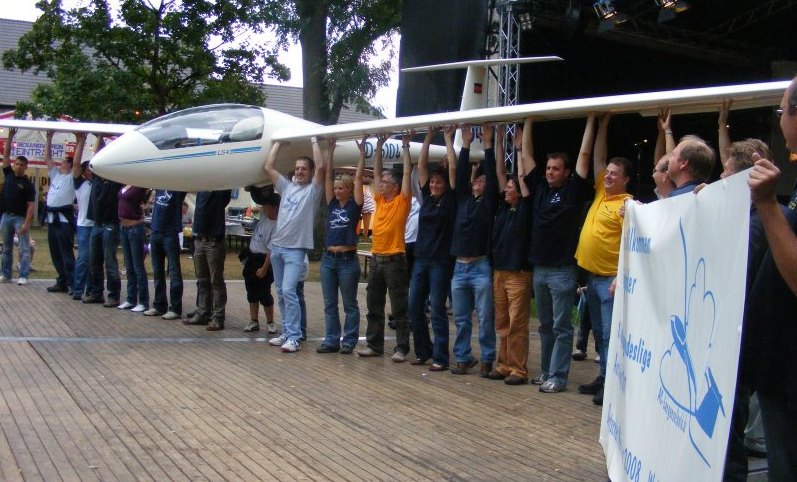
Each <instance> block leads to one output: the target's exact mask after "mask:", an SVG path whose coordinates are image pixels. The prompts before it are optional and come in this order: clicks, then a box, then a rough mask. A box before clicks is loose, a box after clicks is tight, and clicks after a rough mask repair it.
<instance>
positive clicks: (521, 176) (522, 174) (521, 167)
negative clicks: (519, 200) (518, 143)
mask: <svg viewBox="0 0 797 482" xmlns="http://www.w3.org/2000/svg"><path fill="white" fill-rule="evenodd" d="M528 121H529V120H528V119H526V122H528ZM519 128H520V126H518V129H519ZM526 128H527V129H528V130H531V125H527V126H526ZM523 137H524V138H525V136H523ZM525 150H526V149H523V150H522V151H521V152H523V151H525ZM528 173H529V172H528V171H527V170H526V162H525V160H524V161H521V162H518V163H517V180H518V184H519V185H520V195H521V196H522V197H529V195H530V194H531V190H529V187H528V185H526V175H527V174H528Z"/></svg>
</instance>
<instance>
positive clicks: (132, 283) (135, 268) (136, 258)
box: [120, 223, 149, 308]
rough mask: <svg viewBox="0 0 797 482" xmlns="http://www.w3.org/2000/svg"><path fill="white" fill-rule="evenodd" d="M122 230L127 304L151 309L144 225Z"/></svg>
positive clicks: (140, 224)
mask: <svg viewBox="0 0 797 482" xmlns="http://www.w3.org/2000/svg"><path fill="white" fill-rule="evenodd" d="M120 230H121V239H122V253H123V254H124V257H125V269H126V270H127V302H128V303H132V304H134V305H137V304H142V305H144V307H145V308H149V286H148V285H147V270H146V268H145V267H144V223H139V224H136V225H133V226H122V227H121V228H120Z"/></svg>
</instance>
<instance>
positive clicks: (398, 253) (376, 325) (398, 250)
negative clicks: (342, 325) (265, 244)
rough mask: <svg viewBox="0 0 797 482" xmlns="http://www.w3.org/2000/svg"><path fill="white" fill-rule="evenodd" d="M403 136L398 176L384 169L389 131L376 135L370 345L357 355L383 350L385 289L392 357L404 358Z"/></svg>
mask: <svg viewBox="0 0 797 482" xmlns="http://www.w3.org/2000/svg"><path fill="white" fill-rule="evenodd" d="M411 138H412V136H411V134H405V135H404V136H403V137H402V159H403V161H404V173H403V176H402V177H399V174H398V173H397V172H396V171H392V170H391V171H385V172H383V171H382V147H383V146H384V144H385V141H386V140H387V136H385V135H380V136H379V137H378V140H377V143H376V158H375V159H374V179H377V180H379V184H378V187H377V194H376V196H374V202H375V203H376V213H375V215H374V220H373V224H372V231H373V236H372V244H371V254H372V261H373V262H372V263H371V268H370V272H369V273H368V288H367V295H366V305H367V306H368V315H367V316H366V318H367V319H368V327H367V328H366V330H365V339H366V342H367V343H368V346H367V347H365V348H362V349H360V350H357V356H360V357H372V356H382V354H383V353H384V350H385V301H386V300H385V295H386V294H389V295H390V307H391V310H392V312H393V320H394V321H395V323H396V348H395V350H394V352H393V356H392V360H393V361H394V362H396V363H401V362H404V361H406V359H407V353H408V352H409V351H410V329H409V323H408V322H407V293H408V288H407V286H408V279H409V275H408V274H407V262H406V260H405V258H404V227H405V225H406V223H407V216H408V215H409V212H410V205H411V201H412V189H411V186H410V174H411V173H412V164H411V163H410V146H409V144H410V139H411Z"/></svg>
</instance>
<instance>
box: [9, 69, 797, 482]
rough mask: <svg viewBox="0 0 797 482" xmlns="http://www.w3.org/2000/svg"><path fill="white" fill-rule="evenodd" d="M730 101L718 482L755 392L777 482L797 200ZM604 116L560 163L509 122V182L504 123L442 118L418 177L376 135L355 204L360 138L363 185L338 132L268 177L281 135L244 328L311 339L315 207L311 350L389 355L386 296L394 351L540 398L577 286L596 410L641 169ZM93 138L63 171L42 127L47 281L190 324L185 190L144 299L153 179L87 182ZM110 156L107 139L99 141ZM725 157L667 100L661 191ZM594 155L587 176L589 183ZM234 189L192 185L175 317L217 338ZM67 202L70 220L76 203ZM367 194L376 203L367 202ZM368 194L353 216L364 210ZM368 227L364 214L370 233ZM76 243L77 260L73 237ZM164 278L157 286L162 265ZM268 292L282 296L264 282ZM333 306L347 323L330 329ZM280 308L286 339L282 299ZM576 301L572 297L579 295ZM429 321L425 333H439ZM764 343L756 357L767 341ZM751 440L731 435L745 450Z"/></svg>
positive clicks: (19, 203)
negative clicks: (728, 340) (322, 211)
mask: <svg viewBox="0 0 797 482" xmlns="http://www.w3.org/2000/svg"><path fill="white" fill-rule="evenodd" d="M729 109H730V104H729V103H725V104H723V105H722V106H721V107H720V116H719V123H718V125H719V143H718V144H719V158H720V161H721V162H722V166H723V172H722V177H724V176H727V175H730V174H734V173H736V172H739V171H741V170H744V169H747V168H749V167H753V166H755V167H754V168H753V170H752V174H751V176H750V181H749V183H750V188H751V192H752V199H753V202H754V205H753V209H752V210H751V216H752V221H751V233H750V263H749V270H748V271H749V272H748V285H747V288H748V308H749V311H748V312H747V313H748V315H747V316H746V317H745V320H744V325H745V330H744V331H745V337H744V343H743V350H742V356H741V358H740V370H739V374H740V375H739V383H738V387H737V393H736V399H737V402H736V404H735V409H734V415H733V420H734V421H733V429H732V431H731V443H730V444H729V452H728V454H729V455H728V458H727V461H728V462H727V464H726V478H727V479H729V480H733V479H734V478H735V477H737V476H738V477H739V478H741V477H742V475H740V474H743V475H744V476H746V465H744V464H746V462H745V459H744V447H743V442H741V441H740V437H741V440H743V434H744V426H745V423H746V419H747V415H748V414H747V410H748V408H747V407H748V401H749V399H750V396H751V394H752V393H753V392H756V393H757V394H758V399H759V401H760V406H761V411H762V414H763V424H764V428H765V431H766V435H767V439H768V440H767V441H768V442H769V443H768V445H769V446H768V447H767V448H768V455H769V458H770V473H771V474H774V475H775V476H776V480H794V479H795V478H797V472H795V460H797V450H795V446H794V437H793V434H790V433H788V430H789V429H793V428H794V427H795V426H797V417H796V416H795V414H797V405H795V403H797V388H795V387H797V365H795V359H794V357H788V356H787V355H786V354H788V353H789V352H790V350H789V347H788V346H785V345H784V343H787V342H788V341H787V340H791V339H793V336H789V335H795V334H797V333H795V329H797V328H795V327H796V326H797V325H795V324H794V323H793V315H794V313H795V312H797V298H795V293H797V279H796V278H795V273H797V238H795V232H797V218H796V217H795V206H797V194H795V196H793V197H792V202H791V204H790V205H789V206H788V207H784V206H780V205H778V204H777V201H776V199H775V183H776V181H777V179H778V176H779V171H778V169H777V168H776V167H775V166H774V164H772V162H771V161H769V159H772V155H771V152H770V150H769V148H768V146H767V145H766V144H765V143H764V142H762V141H760V140H758V139H745V140H743V141H739V142H733V143H731V142H730V138H729V135H728V129H727V122H728V112H729ZM781 109H782V110H781V113H782V114H781V115H782V116H781V127H782V129H783V132H784V135H785V137H786V143H787V147H789V148H790V149H792V150H795V149H797V88H796V87H795V84H794V83H792V85H791V87H790V88H789V89H788V90H787V92H786V93H785V94H784V98H783V102H782V104H781ZM610 118H611V116H610V115H609V114H603V115H590V116H589V117H588V118H587V120H586V125H585V129H584V133H583V137H582V139H581V145H580V149H579V152H578V156H577V158H576V160H575V162H574V163H571V161H570V159H569V156H568V155H567V154H566V153H565V152H564V151H562V152H554V153H551V154H548V155H547V156H546V160H545V163H544V164H540V163H538V162H537V159H536V158H535V156H534V145H533V128H534V125H533V124H534V123H533V119H532V118H528V119H526V121H525V124H524V125H523V126H520V125H518V126H516V129H515V130H516V134H515V135H514V138H513V139H512V146H513V148H514V149H515V150H516V151H517V152H518V156H517V158H518V161H517V163H516V164H517V166H516V167H517V169H516V172H515V173H512V174H507V173H506V165H505V163H504V162H503V159H504V154H505V153H504V152H503V149H504V132H505V130H504V129H503V128H501V129H496V128H494V127H493V126H491V125H484V126H482V128H481V141H482V144H483V147H484V156H483V160H481V161H480V162H476V163H472V162H471V159H470V157H471V156H470V154H471V153H470V147H471V144H472V142H473V138H474V134H473V130H472V129H471V128H470V127H469V126H468V127H466V128H463V129H462V130H461V136H462V147H461V149H460V151H459V153H457V152H456V151H455V149H454V145H453V136H454V133H455V129H454V128H453V127H446V128H443V129H442V133H443V138H444V140H445V144H446V152H447V154H446V156H445V157H444V158H443V159H440V160H439V162H437V163H436V166H435V165H434V164H435V163H431V162H430V159H429V147H430V144H431V141H432V139H433V137H434V135H435V134H436V133H437V132H438V131H439V130H440V129H438V128H430V129H429V131H428V134H427V135H426V137H425V139H424V142H423V145H422V148H421V152H420V156H419V159H417V166H416V167H415V168H413V163H412V159H411V156H410V140H411V139H412V136H413V134H414V133H412V132H410V133H406V134H405V135H403V136H402V168H401V169H392V170H388V169H384V167H383V159H382V148H383V146H384V144H385V142H386V141H387V136H386V135H379V136H378V138H377V141H376V148H375V150H374V151H375V158H374V162H373V173H374V179H375V180H376V188H375V192H374V195H373V197H372V199H371V196H366V195H365V194H364V188H363V175H364V169H365V158H366V141H367V139H366V138H363V139H362V140H361V141H360V142H358V146H359V149H360V156H359V161H358V164H357V168H356V172H355V174H354V176H353V177H352V176H350V175H346V174H343V175H339V176H335V174H334V169H333V159H334V152H335V144H336V141H335V139H328V140H327V142H326V144H327V145H326V148H325V149H323V148H322V146H321V145H320V142H319V140H318V139H316V138H313V139H312V154H313V155H312V158H310V157H300V158H298V159H296V161H295V167H294V170H293V172H292V173H291V174H290V175H289V176H285V175H283V174H282V173H280V172H279V171H278V170H277V169H276V159H277V157H278V155H279V152H280V149H281V147H282V146H281V144H280V143H279V142H275V143H274V144H273V145H272V147H271V150H270V152H269V153H268V155H267V158H266V160H265V163H264V170H265V173H266V174H267V176H268V177H269V178H270V180H271V181H272V183H273V186H274V188H273V189H272V190H265V191H262V190H255V191H253V199H254V201H255V202H256V203H257V204H258V205H259V212H260V214H261V216H260V219H259V221H258V222H257V223H256V225H255V226H254V229H253V235H252V239H251V242H250V244H249V246H248V248H247V249H245V250H244V251H243V252H242V253H241V255H240V257H241V260H242V262H243V277H244V281H245V286H246V292H247V302H248V303H249V307H250V318H251V320H250V323H249V324H248V325H247V326H246V328H245V329H244V331H246V332H256V331H258V330H259V329H260V325H259V315H258V314H259V311H260V307H261V306H262V307H263V308H264V311H265V315H266V323H267V327H268V331H269V333H272V334H274V335H275V336H274V337H273V338H271V339H269V344H270V345H273V346H278V347H280V348H281V350H282V351H283V352H287V353H292V352H296V351H298V350H299V349H300V348H301V343H302V341H303V340H305V339H306V323H307V321H306V320H307V319H306V309H305V304H304V294H303V291H304V279H305V277H306V274H307V269H308V257H307V254H308V252H309V251H310V250H311V249H312V248H313V245H314V243H313V241H314V239H313V237H314V234H315V233H314V220H315V217H316V216H317V213H318V211H319V208H320V205H321V199H322V198H323V199H324V200H325V203H326V206H327V210H326V230H325V240H324V252H323V257H322V260H321V268H320V276H321V285H322V292H323V298H324V316H325V323H324V329H325V334H324V339H323V341H322V342H321V344H320V345H319V346H318V347H317V349H316V351H317V352H318V353H341V354H351V353H356V355H357V356H358V357H362V358H368V357H380V356H383V355H384V353H385V321H386V309H385V308H386V301H387V296H389V297H390V309H391V313H390V319H391V325H390V326H391V327H393V328H394V329H395V333H396V344H395V346H394V347H393V353H392V354H391V360H392V361H393V362H396V363H402V362H405V361H407V360H408V357H409V355H410V347H411V345H412V347H413V348H414V358H413V359H412V360H410V363H411V364H412V365H426V364H430V365H429V370H430V371H438V372H439V371H445V370H450V372H451V374H453V375H467V374H468V373H469V372H470V370H472V369H474V368H475V367H476V366H477V365H480V366H479V375H480V376H481V377H483V378H486V379H490V380H503V382H504V383H505V384H507V385H525V384H528V383H529V382H530V383H532V384H534V385H538V386H539V391H540V392H543V393H557V392H561V391H563V390H566V389H567V387H568V375H569V372H570V362H571V359H583V358H584V356H585V349H586V340H585V338H586V337H585V336H584V335H583V334H582V336H580V338H582V341H581V342H580V345H579V346H578V347H577V349H576V351H575V352H574V351H573V337H574V329H573V322H572V313H573V310H574V307H575V305H576V300H577V299H579V293H580V294H581V297H582V299H583V300H584V302H585V303H586V309H585V310H582V311H584V312H585V314H588V316H585V317H584V318H588V319H589V320H590V323H591V327H592V331H593V333H594V335H595V339H596V346H597V351H598V353H599V360H600V368H599V373H598V376H597V377H596V378H595V380H594V381H592V382H590V383H587V384H583V385H580V386H579V387H578V391H579V392H580V393H583V394H589V395H592V396H593V398H592V400H593V402H594V403H595V404H597V405H601V404H602V402H603V385H604V380H605V376H606V361H607V357H606V352H607V348H608V346H609V338H610V334H611V326H612V307H613V302H614V291H615V288H616V284H617V279H616V277H617V266H618V257H619V252H620V240H621V235H622V227H623V217H624V206H625V203H627V202H629V201H630V200H632V199H633V198H632V196H631V195H630V194H629V193H628V191H627V188H628V185H629V182H630V180H631V179H632V170H633V168H634V166H633V165H632V163H631V162H630V161H629V160H627V159H625V158H623V157H610V156H609V153H608V146H607V138H608V131H609V123H610ZM14 134H15V131H14V129H11V130H10V134H9V140H8V142H7V143H6V152H5V155H4V158H3V172H4V175H5V185H4V189H3V197H2V203H3V209H2V210H3V217H2V222H1V223H0V225H1V226H2V231H3V246H4V249H3V267H2V275H0V282H10V280H11V275H12V266H13V258H12V252H13V236H14V235H15V234H16V236H17V237H18V246H19V251H20V262H19V278H18V281H17V283H18V284H19V285H25V284H27V278H28V274H29V269H30V261H29V257H30V241H29V230H30V226H31V220H32V216H33V202H34V189H33V185H32V184H31V182H30V180H29V179H28V178H27V177H26V176H25V174H24V173H25V169H26V167H27V161H26V159H25V158H23V157H22V156H20V157H18V158H17V159H16V160H15V161H14V166H13V167H11V165H10V162H11V161H10V157H11V156H10V146H11V144H12V141H13V136H14ZM85 140H86V138H85V135H82V134H78V135H77V149H76V151H75V156H74V158H67V159H66V160H65V162H63V163H62V164H61V166H60V167H56V166H55V164H54V163H53V161H52V158H51V156H50V144H51V142H52V133H48V134H47V147H46V149H45V152H46V162H47V167H48V171H49V176H50V189H49V191H48V194H47V198H46V222H47V224H48V241H49V247H50V253H51V257H52V261H53V264H54V266H55V269H56V272H57V274H58V277H57V279H56V281H55V284H54V285H53V286H50V287H48V288H47V290H48V291H50V292H66V293H69V294H70V295H71V296H72V297H73V298H74V299H75V300H81V301H82V302H83V303H87V304H91V303H98V304H102V305H103V306H105V307H117V308H119V309H129V310H131V311H133V312H141V313H143V314H144V315H146V316H161V317H162V318H163V319H166V320H174V319H180V318H182V315H183V306H182V296H183V281H182V275H181V272H180V262H179V253H180V249H181V242H180V239H179V234H180V233H182V230H183V217H184V212H183V204H184V198H185V193H183V192H174V191H168V190H156V191H154V193H153V195H152V196H153V203H154V204H153V210H152V220H151V226H150V227H151V234H150V238H149V246H150V248H149V249H150V253H149V254H150V258H151V263H152V271H153V278H154V290H155V293H154V297H153V301H152V304H151V305H150V296H149V289H148V281H147V275H146V271H145V269H144V245H145V243H144V236H145V231H144V214H143V211H142V204H144V201H145V200H146V199H147V190H146V189H143V188H140V187H136V186H130V185H123V184H120V183H118V182H114V181H111V180H108V179H102V178H100V177H99V176H97V175H95V174H92V172H91V170H90V168H89V166H88V163H85V162H81V155H82V152H83V147H84V144H85ZM101 148H102V139H101V138H100V140H99V142H98V145H97V146H96V148H95V150H99V149H101ZM715 158H716V154H715V151H714V149H712V148H711V147H710V146H709V144H708V143H707V142H706V141H704V140H703V139H701V138H700V137H697V136H694V135H687V136H683V137H682V138H681V139H680V140H679V141H677V142H676V140H675V137H674V135H673V131H672V119H671V116H670V113H669V112H668V111H664V112H662V113H661V115H660V116H659V119H658V137H657V143H656V150H655V156H654V169H653V180H654V182H655V184H656V190H655V192H656V195H657V196H658V197H659V198H661V199H663V198H669V197H673V196H678V195H686V194H691V193H697V192H699V190H700V189H701V188H702V187H703V186H704V185H705V184H706V183H707V182H709V180H710V177H711V174H712V171H713V169H714V164H715ZM590 161H592V166H591V167H592V174H593V176H594V177H593V179H594V181H592V182H590V181H588V175H589V171H590ZM230 196H231V193H230V191H229V190H227V191H214V192H200V193H198V194H197V197H196V208H195V211H194V216H193V233H192V236H193V259H194V265H195V269H196V277H197V303H196V310H195V311H194V312H193V313H192V314H190V315H187V316H186V317H185V318H184V319H183V323H184V324H186V325H203V326H206V329H207V330H209V331H217V330H223V329H224V322H225V306H226V301H227V292H226V285H225V282H224V261H225V257H226V245H225V210H226V207H227V205H228V203H229V202H230ZM75 200H76V203H77V216H75V213H74V207H73V206H74V202H75ZM371 203H373V206H371V205H370V204H371ZM366 204H367V205H368V206H367V207H364V205H366ZM364 210H367V211H368V212H367V213H366V214H367V215H369V216H372V217H373V220H372V222H371V223H369V224H370V227H371V230H372V244H371V253H370V256H371V262H370V264H369V272H368V276H367V295H366V310H367V311H366V319H367V327H366V330H365V344H364V345H362V346H360V347H359V348H358V347H357V345H358V340H359V333H360V326H359V325H360V319H361V315H360V307H359V304H358V300H357V291H358V283H359V279H360V274H361V273H360V262H359V258H358V249H357V248H358V241H359V235H358V231H357V228H358V224H359V222H360V219H361V218H362V215H363V212H364ZM368 233H369V231H368V225H366V227H365V235H366V236H367V235H368ZM75 234H76V235H77V247H78V249H77V257H75V255H74V250H73V243H74V236H75ZM120 241H121V244H122V249H123V253H124V263H125V267H126V275H127V291H126V294H125V297H124V298H123V294H122V292H121V282H120V275H119V268H118V266H117V258H116V253H117V250H118V246H119V244H120ZM167 271H168V278H169V289H168V295H167V289H166V278H167V276H166V272H167ZM272 282H273V284H274V285H275V288H276V295H277V296H276V300H275V298H274V297H273V296H272V295H271V284H272ZM532 293H533V294H534V297H535V299H536V307H537V313H538V318H539V335H540V360H539V364H537V363H534V364H533V365H534V366H539V370H538V371H537V372H535V373H534V374H532V375H530V374H529V370H528V366H529V362H528V355H529V318H530V307H531V298H532ZM339 298H340V299H342V304H343V312H344V319H343V323H341V318H340V313H339ZM449 298H450V301H451V310H452V312H453V318H454V325H455V334H454V343H453V356H454V359H453V361H452V360H451V358H450V348H451V346H450V345H451V344H450V340H449V338H450V336H449V319H448V314H447V306H446V305H447V301H448V299H449ZM275 301H276V304H277V306H278V307H279V312H280V320H281V331H280V332H279V333H277V326H276V324H275V321H274V320H275V317H274V304H275ZM582 304H583V303H582ZM474 312H475V319H476V321H477V323H478V337H477V340H478V357H476V356H474V354H473V348H472V346H471V336H472V331H473V321H474ZM430 324H431V332H430ZM762 347H767V349H762ZM740 443H741V444H742V445H739V444H740Z"/></svg>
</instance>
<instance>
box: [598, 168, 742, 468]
mask: <svg viewBox="0 0 797 482" xmlns="http://www.w3.org/2000/svg"><path fill="white" fill-rule="evenodd" d="M748 176H749V172H748V171H744V172H742V173H739V174H737V175H735V176H732V177H729V178H727V179H724V180H721V181H718V182H715V183H714V184H711V185H710V186H708V187H706V188H705V189H703V190H702V191H701V192H700V194H699V195H697V196H695V195H692V194H688V195H681V196H678V197H675V198H672V199H667V200H664V201H658V202H654V203H651V204H646V205H639V204H635V203H627V205H626V215H625V222H624V226H623V239H622V247H621V251H620V264H619V267H618V279H617V291H616V294H615V302H614V312H613V315H612V334H611V343H610V344H609V351H608V356H607V365H606V387H605V394H604V403H603V415H602V417H601V432H600V441H601V445H602V446H603V450H604V452H605V453H606V461H607V466H608V471H609V477H610V478H611V479H612V480H613V481H620V480H632V481H637V482H638V481H650V482H653V481H658V480H702V481H711V480H717V481H718V480H720V479H721V478H722V472H723V465H724V460H725V450H726V447H727V443H728V431H729V428H730V422H731V413H732V410H733V397H734V391H735V387H736V367H737V361H738V357H739V345H740V338H741V337H740V334H741V320H742V313H743V309H744V297H745V292H744V290H745V276H746V271H747V243H748V242H747V240H748V230H749V222H750V190H749V188H748V187H747V178H748Z"/></svg>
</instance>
